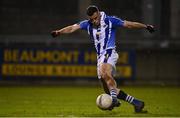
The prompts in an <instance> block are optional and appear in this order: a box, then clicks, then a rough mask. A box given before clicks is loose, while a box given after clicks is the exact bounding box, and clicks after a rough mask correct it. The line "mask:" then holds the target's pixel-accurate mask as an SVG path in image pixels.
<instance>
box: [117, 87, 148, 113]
mask: <svg viewBox="0 0 180 118" xmlns="http://www.w3.org/2000/svg"><path fill="white" fill-rule="evenodd" d="M117 98H118V99H122V100H124V101H126V102H128V103H130V104H132V105H133V106H134V110H135V112H136V113H147V111H145V110H143V108H144V105H145V104H144V102H143V101H141V100H138V99H136V98H134V97H133V96H131V95H128V94H126V93H125V92H124V91H122V90H120V91H119V94H118V95H117Z"/></svg>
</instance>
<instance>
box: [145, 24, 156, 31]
mask: <svg viewBox="0 0 180 118" xmlns="http://www.w3.org/2000/svg"><path fill="white" fill-rule="evenodd" d="M146 29H147V30H148V31H149V32H150V33H153V32H155V29H154V26H152V25H146Z"/></svg>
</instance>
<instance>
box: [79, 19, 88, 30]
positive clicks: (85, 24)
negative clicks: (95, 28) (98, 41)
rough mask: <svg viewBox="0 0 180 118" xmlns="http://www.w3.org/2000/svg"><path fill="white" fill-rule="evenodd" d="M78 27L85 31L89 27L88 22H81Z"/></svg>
mask: <svg viewBox="0 0 180 118" xmlns="http://www.w3.org/2000/svg"><path fill="white" fill-rule="evenodd" d="M79 25H80V28H81V29H83V30H87V27H88V25H89V23H88V20H84V21H81V22H80V23H79Z"/></svg>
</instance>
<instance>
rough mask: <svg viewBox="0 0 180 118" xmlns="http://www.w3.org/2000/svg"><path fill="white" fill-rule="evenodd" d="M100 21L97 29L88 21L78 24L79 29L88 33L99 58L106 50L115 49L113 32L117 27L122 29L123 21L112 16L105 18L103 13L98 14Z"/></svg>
mask: <svg viewBox="0 0 180 118" xmlns="http://www.w3.org/2000/svg"><path fill="white" fill-rule="evenodd" d="M100 14H101V20H100V26H99V27H98V28H95V27H93V25H92V23H91V22H90V21H88V20H84V21H81V22H80V28H81V29H83V30H86V31H88V34H89V35H90V37H91V39H92V40H93V42H94V45H95V48H96V51H97V55H98V56H100V55H101V54H103V53H104V52H105V51H106V50H107V49H115V48H116V46H115V32H116V29H117V27H122V26H123V25H124V21H123V20H121V19H120V18H117V17H114V16H107V15H106V14H105V13H104V12H100Z"/></svg>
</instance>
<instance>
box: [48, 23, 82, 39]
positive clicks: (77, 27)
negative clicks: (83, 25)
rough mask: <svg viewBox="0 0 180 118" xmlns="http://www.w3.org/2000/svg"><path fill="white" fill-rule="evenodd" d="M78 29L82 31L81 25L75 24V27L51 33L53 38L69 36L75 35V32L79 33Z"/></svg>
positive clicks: (71, 26)
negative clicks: (63, 35) (70, 34)
mask: <svg viewBox="0 0 180 118" xmlns="http://www.w3.org/2000/svg"><path fill="white" fill-rule="evenodd" d="M78 29H80V25H79V24H74V25H70V26H67V27H64V28H62V29H59V30H54V31H52V32H51V35H52V36H53V37H57V36H59V35H61V34H69V33H73V32H75V31H77V30H78Z"/></svg>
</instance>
